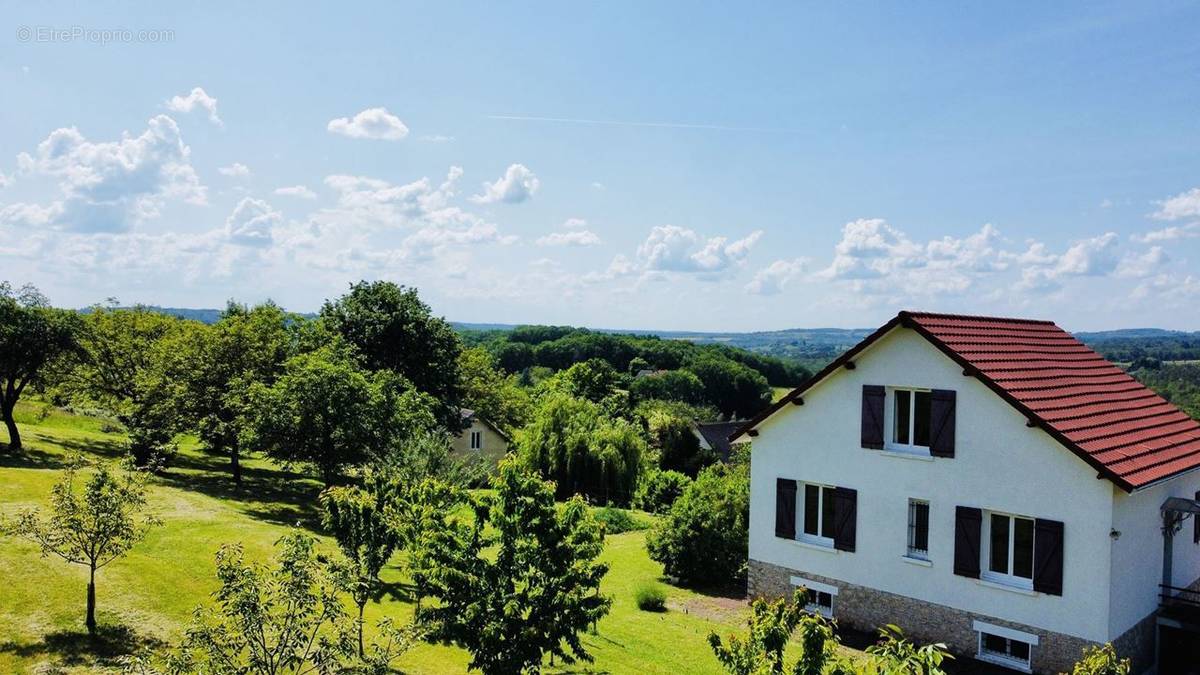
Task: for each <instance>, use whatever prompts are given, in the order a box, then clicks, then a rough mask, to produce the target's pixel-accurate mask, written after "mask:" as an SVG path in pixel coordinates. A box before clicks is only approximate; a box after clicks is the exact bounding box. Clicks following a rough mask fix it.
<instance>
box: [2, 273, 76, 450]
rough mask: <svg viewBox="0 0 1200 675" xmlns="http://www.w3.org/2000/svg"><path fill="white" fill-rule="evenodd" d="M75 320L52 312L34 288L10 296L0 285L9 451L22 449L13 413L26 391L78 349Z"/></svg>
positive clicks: (68, 314) (4, 411) (7, 288)
mask: <svg viewBox="0 0 1200 675" xmlns="http://www.w3.org/2000/svg"><path fill="white" fill-rule="evenodd" d="M78 334H79V320H78V317H77V316H76V315H75V314H74V313H71V312H64V311H62V310H57V309H53V308H51V307H50V306H49V301H48V300H47V299H46V296H44V295H42V294H41V292H40V291H38V289H36V288H34V287H33V286H25V287H23V288H22V289H21V290H20V291H18V292H15V293H14V292H13V290H12V287H11V286H9V285H8V283H7V282H0V418H3V420H4V426H5V427H7V428H8V447H9V449H10V450H14V451H15V450H20V449H21V432H20V431H19V430H18V429H17V420H16V417H14V415H13V411H14V410H15V409H16V407H17V400H18V399H20V398H21V394H22V393H24V391H25V388H26V387H28V386H29V385H30V384H33V383H35V382H37V381H38V380H39V379H40V378H41V377H42V375H43V374H44V371H45V369H46V368H47V366H49V365H50V364H51V363H53V362H54V361H56V360H58V359H59V358H61V357H63V356H66V355H68V354H71V353H73V352H75V351H76V350H77V349H78V348H79V345H78V342H77V337H78Z"/></svg>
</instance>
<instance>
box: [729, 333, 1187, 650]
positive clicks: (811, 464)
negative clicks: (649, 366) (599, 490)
mask: <svg viewBox="0 0 1200 675" xmlns="http://www.w3.org/2000/svg"><path fill="white" fill-rule="evenodd" d="M738 433H739V435H742V436H746V437H752V438H753V451H752V455H751V504H750V570H749V587H750V591H751V593H752V594H754V595H772V596H775V595H783V594H788V593H790V589H792V588H794V587H796V586H804V587H806V588H807V589H808V591H809V599H810V605H809V607H810V609H812V610H814V611H819V612H821V613H823V614H826V615H828V616H832V617H834V618H835V619H837V621H838V622H839V624H840V625H849V626H853V627H858V628H863V629H868V630H869V629H873V628H875V627H878V626H882V625H884V624H888V623H895V624H898V625H900V626H901V627H902V628H903V629H904V630H905V631H906V633H907V635H909V636H910V637H913V638H915V639H918V640H921V641H938V642H945V643H947V644H948V645H949V646H950V647H951V648H952V649H953V650H954V651H956V652H958V653H959V654H960V655H962V656H961V658H978V659H980V660H984V661H988V662H991V663H994V664H998V665H1002V666H1007V667H1009V668H1012V669H1014V670H1019V671H1025V672H1060V671H1070V670H1071V664H1072V662H1074V661H1075V660H1077V659H1078V658H1079V656H1080V653H1081V650H1082V649H1083V647H1085V646H1087V645H1089V644H1094V643H1104V642H1112V643H1113V644H1114V645H1115V646H1116V648H1117V649H1118V651H1119V652H1121V653H1122V654H1124V655H1127V656H1130V657H1132V658H1134V660H1135V672H1142V671H1144V670H1145V669H1146V667H1148V666H1150V665H1151V664H1152V663H1153V662H1154V657H1155V644H1156V640H1158V641H1161V642H1162V644H1163V645H1164V646H1163V649H1164V659H1166V658H1170V659H1175V660H1177V661H1176V662H1186V661H1187V660H1188V659H1195V660H1193V661H1191V663H1193V664H1196V663H1200V654H1198V653H1197V652H1198V651H1200V602H1198V603H1195V606H1191V603H1190V602H1189V601H1197V600H1200V593H1196V591H1200V525H1198V524H1196V522H1197V520H1198V519H1200V517H1197V516H1195V515H1193V512H1194V511H1196V510H1200V504H1198V503H1197V502H1196V501H1195V500H1200V424H1198V423H1197V422H1196V421H1195V420H1192V419H1191V418H1189V417H1188V416H1187V415H1186V414H1185V413H1183V412H1182V411H1180V410H1179V409H1178V408H1176V407H1175V406H1173V405H1171V404H1170V403H1168V402H1167V401H1165V400H1164V399H1162V398H1161V397H1159V396H1158V395H1157V394H1155V393H1154V392H1152V391H1151V390H1149V389H1147V388H1146V387H1144V386H1143V385H1141V384H1140V383H1138V382H1137V381H1136V380H1135V379H1133V378H1132V377H1130V376H1129V375H1127V374H1126V373H1124V372H1123V371H1122V370H1121V369H1120V368H1118V367H1117V366H1115V365H1113V364H1111V363H1109V362H1107V361H1105V360H1104V359H1103V357H1101V356H1100V355H1099V354H1097V353H1096V352H1094V351H1092V350H1091V349H1090V348H1088V347H1086V346H1085V345H1083V344H1082V343H1080V342H1079V341H1078V340H1076V339H1075V338H1074V337H1072V336H1071V335H1070V334H1069V333H1067V332H1065V331H1063V330H1062V329H1061V328H1059V327H1058V326H1056V325H1054V324H1053V323H1052V322H1048V321H1030V320H1019V319H1000V318H989V317H960V316H954V315H941V314H926V313H911V312H901V313H900V314H899V315H898V316H896V317H895V318H894V319H892V320H891V321H889V322H888V323H887V324H886V325H884V326H883V327H881V328H880V329H879V330H877V331H875V332H874V333H873V334H871V335H870V336H869V337H867V338H866V339H865V340H863V341H862V342H861V343H859V344H858V345H856V346H855V347H853V348H852V349H850V350H849V351H848V352H846V353H845V354H843V355H842V356H841V357H839V358H838V359H837V360H836V361H834V362H833V363H832V364H830V365H829V366H828V367H827V368H825V369H824V370H822V371H821V372H820V373H818V374H816V375H815V376H814V377H813V378H812V379H810V380H809V381H808V382H807V383H806V384H804V385H802V386H801V387H799V388H798V389H796V390H795V391H792V392H791V393H789V394H788V395H786V396H784V397H783V398H782V399H781V400H779V401H778V402H777V403H776V404H775V405H773V406H772V407H771V408H769V409H767V410H766V411H764V412H763V413H762V414H760V415H759V416H757V417H756V418H754V419H752V420H750V421H749V422H748V423H747V424H746V425H745V426H744V427H743V428H742V430H741V431H740V432H738ZM1188 518H1191V522H1186V523H1184V522H1183V521H1185V520H1186V519H1188ZM1164 523H1166V525H1167V527H1165V528H1164ZM1184 524H1186V526H1187V527H1186V528H1185V527H1184ZM1164 532H1165V533H1167V534H1164ZM1168 534H1169V535H1170V536H1168ZM1164 550H1165V551H1167V553H1164ZM1164 561H1165V562H1166V564H1165V565H1164ZM1164 583H1165V584H1166V585H1167V586H1169V587H1171V588H1167V589H1162V588H1160V584H1164ZM1183 589H1190V591H1191V592H1189V591H1185V590H1183ZM1164 590H1165V592H1166V596H1167V597H1166V599H1165V600H1164V599H1163V598H1162V596H1161V593H1162V592H1163V591H1164ZM1189 627H1190V629H1191V630H1195V631H1198V632H1196V633H1191V634H1189V633H1187V631H1188V630H1189ZM1189 649H1190V650H1192V651H1191V653H1190V654H1189V653H1188V650H1189ZM1170 650H1175V651H1174V652H1172V653H1171V654H1170V655H1168V654H1167V652H1169V651H1170ZM1176 667H1177V666H1174V665H1170V666H1168V665H1164V667H1163V668H1162V669H1161V670H1160V673H1171V672H1188V671H1186V670H1176V669H1175V668H1176Z"/></svg>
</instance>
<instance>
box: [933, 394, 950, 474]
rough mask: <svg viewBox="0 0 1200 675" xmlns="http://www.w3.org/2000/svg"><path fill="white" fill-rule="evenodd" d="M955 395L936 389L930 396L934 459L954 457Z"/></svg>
mask: <svg viewBox="0 0 1200 675" xmlns="http://www.w3.org/2000/svg"><path fill="white" fill-rule="evenodd" d="M954 404H955V394H954V392H953V391H949V390H946V389H934V390H933V391H932V392H930V396H929V417H930V420H929V454H931V455H933V456H934V457H953V456H954V407H955V405H954Z"/></svg>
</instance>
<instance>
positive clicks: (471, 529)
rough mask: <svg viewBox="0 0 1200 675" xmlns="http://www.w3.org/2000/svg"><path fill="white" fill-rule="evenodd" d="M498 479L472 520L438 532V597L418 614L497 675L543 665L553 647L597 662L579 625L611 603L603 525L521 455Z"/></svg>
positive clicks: (433, 554)
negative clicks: (564, 498)
mask: <svg viewBox="0 0 1200 675" xmlns="http://www.w3.org/2000/svg"><path fill="white" fill-rule="evenodd" d="M492 487H493V489H494V490H495V491H496V492H495V495H494V496H493V497H481V498H477V499H476V501H475V503H474V506H475V519H474V521H473V522H472V523H470V524H466V523H453V524H451V525H450V526H449V527H447V528H446V529H444V530H442V531H441V532H439V533H437V534H436V536H434V537H432V539H431V542H430V549H431V550H430V556H429V557H430V561H431V563H432V564H431V565H429V576H428V585H429V594H430V596H432V597H434V598H436V599H437V600H438V602H437V603H436V604H434V605H433V606H426V607H424V608H422V610H421V611H420V612H419V614H418V616H419V618H420V619H421V620H423V621H427V622H429V625H430V626H431V627H432V630H433V635H434V637H436V638H437V639H440V640H442V641H445V642H451V643H454V644H457V645H459V646H461V647H463V648H464V649H466V650H467V651H469V652H470V653H471V656H472V659H471V664H470V667H471V668H472V669H476V670H481V671H483V672H484V673H486V674H489V675H491V674H499V673H503V674H506V675H507V674H510V673H522V672H533V673H536V672H539V671H540V668H541V663H542V659H543V657H544V655H545V654H547V653H549V654H550V655H551V656H552V657H553V656H557V657H560V658H562V659H563V660H564V661H566V662H567V663H574V662H575V661H576V659H582V660H584V661H591V655H590V654H588V653H587V651H586V650H585V649H584V647H583V644H582V642H581V641H580V639H579V633H580V632H581V631H583V630H584V629H586V628H587V627H588V626H589V625H592V624H594V623H595V622H596V621H598V620H599V619H600V618H601V617H602V616H604V615H605V614H607V613H608V609H609V607H610V606H611V603H612V601H611V599H609V598H607V597H604V596H602V595H600V579H601V578H602V577H603V576H604V574H605V572H607V571H608V566H607V565H605V564H604V563H601V562H598V560H597V559H598V558H599V556H600V553H601V551H602V549H603V546H604V533H603V528H602V527H601V526H600V524H599V523H597V522H596V521H595V519H594V518H592V516H591V515H590V514H589V513H588V509H587V507H586V506H585V505H584V503H583V501H582V500H580V499H579V498H575V499H572V500H571V501H569V502H567V503H566V504H564V505H563V506H562V507H561V508H560V507H558V506H557V505H556V504H555V503H554V490H553V488H552V487H551V486H550V485H549V484H548V483H545V482H542V481H541V480H539V479H538V478H537V477H536V476H534V475H533V474H530V473H526V472H525V471H523V470H522V469H521V468H520V466H519V465H518V464H517V463H516V462H514V461H511V460H507V461H505V462H503V463H502V464H501V466H500V472H499V474H498V475H497V476H496V478H495V479H494V480H493V483H492ZM493 547H494V550H493Z"/></svg>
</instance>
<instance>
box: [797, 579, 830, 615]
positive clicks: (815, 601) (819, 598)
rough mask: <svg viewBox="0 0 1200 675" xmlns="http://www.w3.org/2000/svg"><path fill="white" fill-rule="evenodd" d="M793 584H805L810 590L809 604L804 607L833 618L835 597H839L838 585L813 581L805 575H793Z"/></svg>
mask: <svg viewBox="0 0 1200 675" xmlns="http://www.w3.org/2000/svg"><path fill="white" fill-rule="evenodd" d="M791 581H792V586H794V587H800V586H803V587H804V589H805V590H807V591H808V604H806V605H805V606H804V609H806V610H808V611H809V612H812V613H813V614H820V615H821V616H823V617H825V618H827V619H832V618H833V599H834V598H835V597H837V594H838V589H837V586H831V585H829V584H823V583H821V582H819V581H812V580H809V579H805V578H803V577H792V580H791Z"/></svg>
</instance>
